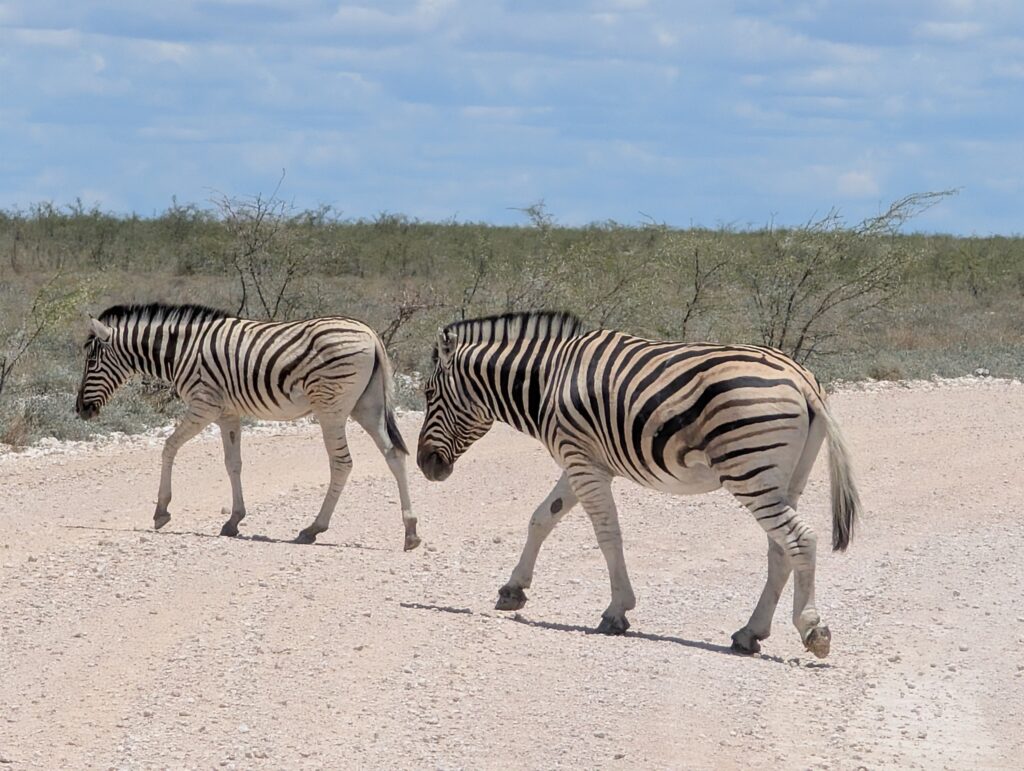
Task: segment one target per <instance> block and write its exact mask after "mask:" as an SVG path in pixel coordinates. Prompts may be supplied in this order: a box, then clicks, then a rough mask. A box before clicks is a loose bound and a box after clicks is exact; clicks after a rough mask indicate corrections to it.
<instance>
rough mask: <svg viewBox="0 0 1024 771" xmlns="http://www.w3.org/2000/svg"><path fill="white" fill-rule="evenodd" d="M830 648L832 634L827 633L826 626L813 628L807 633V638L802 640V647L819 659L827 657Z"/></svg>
mask: <svg viewBox="0 0 1024 771" xmlns="http://www.w3.org/2000/svg"><path fill="white" fill-rule="evenodd" d="M831 646H832V632H830V631H829V629H828V627H827V626H816V627H814V628H813V629H811V631H810V632H808V633H807V637H805V638H804V647H805V648H807V650H809V651H810V652H811V653H813V654H814V655H815V656H817V657H818V658H819V659H823V658H825V657H826V656H827V655H828V651H829V648H830V647H831Z"/></svg>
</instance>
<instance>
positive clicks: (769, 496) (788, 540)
mask: <svg viewBox="0 0 1024 771" xmlns="http://www.w3.org/2000/svg"><path fill="white" fill-rule="evenodd" d="M764 483H765V482H764V481H763V480H762V484H764ZM734 487H735V485H732V484H729V485H727V488H728V489H729V490H730V492H732V493H733V495H736V496H737V497H738V498H740V500H742V501H743V502H744V504H745V505H746V506H747V508H748V509H750V511H751V512H752V513H753V515H754V517H755V519H757V522H758V524H759V525H761V527H762V528H763V529H764V531H765V532H766V533H767V534H768V537H769V538H770V539H771V540H772V541H774V542H775V545H776V546H777V547H778V549H779V551H780V552H781V553H782V555H783V556H785V558H786V565H787V566H788V567H789V568H790V569H791V570H792V571H793V573H794V579H793V580H794V590H793V624H794V625H795V626H796V628H797V631H798V632H799V633H800V640H801V641H802V642H803V644H804V647H806V648H807V650H809V651H811V653H813V654H814V655H815V656H817V657H818V658H825V656H827V655H828V652H829V643H830V641H831V639H832V635H831V633H830V632H829V629H828V627H827V626H825V625H824V624H823V623H822V622H821V616H820V615H819V614H818V610H817V608H816V607H815V604H814V569H815V560H816V552H817V544H818V537H817V535H815V533H814V531H813V530H812V529H811V526H810V525H808V524H807V523H806V522H805V521H804V520H803V518H801V516H800V515H799V514H797V512H796V510H795V509H794V508H793V507H792V506H791V505H790V503H789V502H788V501H787V500H786V497H785V493H784V492H783V490H784V489H786V488H784V487H779V486H774V485H771V486H770V487H768V488H763V489H762V490H758V491H757V493H756V494H755V493H752V492H749V491H748V492H747V493H746V494H744V493H743V492H742V491H738V490H737V489H734ZM771 555H772V552H769V562H768V571H769V576H768V585H766V587H765V592H768V593H769V594H768V596H767V598H766V597H765V594H764V593H762V599H761V601H759V602H758V605H757V608H755V609H754V615H753V616H751V621H752V622H753V628H752V630H751V632H745V631H744V630H746V629H751V626H752V625H751V624H750V623H748V625H747V627H744V629H741V630H740V631H739V632H737V635H734V636H733V642H734V644H735V645H736V646H737V647H742V646H743V645H744V644H746V646H747V649H748V651H750V652H753V650H751V649H754V650H756V648H754V646H753V645H752V643H753V642H756V640H754V639H753V638H757V636H758V635H759V634H760V633H762V632H764V631H766V627H765V626H764V623H765V618H766V616H767V614H768V609H769V607H771V609H772V610H774V606H775V605H776V604H777V603H778V597H775V599H774V600H773V599H772V594H774V586H773V578H774V582H777V583H778V584H779V589H778V591H779V592H781V591H782V586H784V585H785V581H784V580H781V578H782V575H783V571H782V570H781V569H780V565H779V562H777V561H776V562H774V563H773V561H772V556H771ZM773 564H774V566H775V573H774V574H773V572H772V566H773ZM786 575H788V573H786ZM762 603H763V604H762ZM759 611H760V612H759ZM737 636H738V639H737ZM765 636H767V635H765ZM758 639H764V637H759V638H758Z"/></svg>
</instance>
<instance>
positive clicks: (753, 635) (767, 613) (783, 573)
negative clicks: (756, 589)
mask: <svg viewBox="0 0 1024 771" xmlns="http://www.w3.org/2000/svg"><path fill="white" fill-rule="evenodd" d="M792 570H793V568H792V566H791V565H790V563H789V557H787V556H786V552H785V551H783V549H782V547H781V546H779V544H777V543H776V542H775V541H774V540H772V538H771V536H769V537H768V580H767V581H766V582H765V585H764V590H763V591H762V592H761V598H760V599H759V600H758V601H757V607H756V608H754V612H753V613H752V614H751V616H750V620H749V621H748V622H747V625H746V626H745V627H743V628H742V629H740V630H739V631H738V632H736V633H735V634H733V636H732V647H733V649H734V650H737V651H740V652H741V653H757V652H758V651H760V650H761V645H760V641H761V640H764V639H767V638H768V636H769V635H770V634H771V633H772V618H773V617H774V615H775V608H776V607H778V604H779V597H780V596H781V595H782V590H783V589H784V588H785V586H786V581H788V580H789V574H790V573H791V572H792Z"/></svg>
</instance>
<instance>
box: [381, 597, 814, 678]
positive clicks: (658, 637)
mask: <svg viewBox="0 0 1024 771" xmlns="http://www.w3.org/2000/svg"><path fill="white" fill-rule="evenodd" d="M398 604H399V605H401V606H402V607H403V608H408V609H411V610H431V611H440V612H442V613H454V614H458V615H468V616H481V617H483V618H493V619H495V620H496V621H511V622H513V623H516V624H524V625H526V626H532V627H536V628H539V629H550V630H553V631H556V632H571V633H574V634H585V635H594V636H595V637H605V635H604V634H601V633H599V632H598V631H597V629H595V628H593V627H588V626H581V625H579V624H562V623H559V622H557V621H537V620H534V619H529V618H526V617H524V616H522V615H520V614H519V613H514V614H512V615H497V614H494V615H492V614H490V613H478V612H474V611H473V610H471V609H469V608H454V607H451V606H449V605H431V604H425V603H420V602H400V603H398ZM622 637H624V638H626V639H636V640H647V641H650V642H662V643H673V644H675V645H682V646H684V647H686V648H696V649H697V650H702V651H708V652H710V653H719V654H725V655H726V656H733V657H736V658H741V659H744V658H750V659H753V660H756V661H765V662H770V663H773V664H789V663H790V662H788V661H786V660H785V659H783V658H782V657H780V656H771V655H766V654H763V653H759V654H757V655H756V656H747V655H746V654H743V653H737V652H736V651H734V650H733V649H732V648H730V647H729V646H727V645H716V644H715V643H709V642H703V641H701V640H687V639H686V638H683V637H673V636H671V635H663V634H653V633H651V632H636V631H627V632H626V633H625V634H624V635H622ZM815 666H816V667H828V666H829V665H828V664H816V665H815Z"/></svg>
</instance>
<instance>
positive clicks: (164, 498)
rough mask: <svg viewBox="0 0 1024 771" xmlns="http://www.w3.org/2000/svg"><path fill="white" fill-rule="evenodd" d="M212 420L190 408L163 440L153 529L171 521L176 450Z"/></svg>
mask: <svg viewBox="0 0 1024 771" xmlns="http://www.w3.org/2000/svg"><path fill="white" fill-rule="evenodd" d="M212 422H213V418H212V417H210V416H207V415H204V414H203V413H201V412H199V411H196V410H193V409H192V408H190V409H189V410H188V411H187V412H186V413H185V417H183V418H182V420H181V423H179V424H178V427H177V428H175V429H174V432H173V433H172V434H171V435H170V436H169V437H167V440H166V441H165V442H164V450H163V454H162V462H161V466H160V491H159V492H158V493H157V496H156V512H155V513H154V514H153V529H154V530H159V529H160V528H162V527H163V526H164V525H166V524H167V523H168V522H170V521H171V515H170V513H169V512H168V511H167V507H168V506H169V505H170V503H171V472H172V470H173V469H174V458H175V456H177V454H178V450H180V449H181V446H182V445H183V444H185V442H187V441H188V440H189V439H191V438H192V437H194V436H195V435H196V434H198V433H199V432H200V431H202V430H203V429H204V428H206V427H207V426H208V425H210V423H212Z"/></svg>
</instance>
